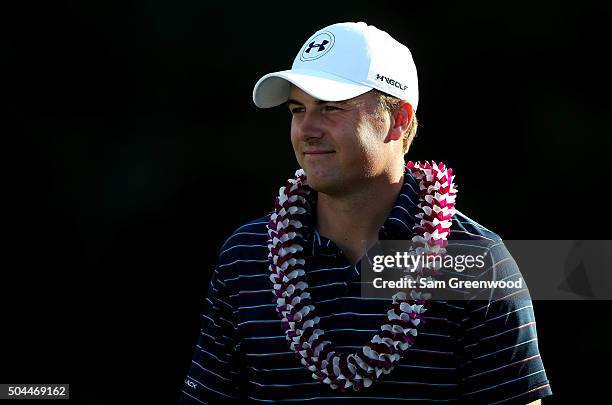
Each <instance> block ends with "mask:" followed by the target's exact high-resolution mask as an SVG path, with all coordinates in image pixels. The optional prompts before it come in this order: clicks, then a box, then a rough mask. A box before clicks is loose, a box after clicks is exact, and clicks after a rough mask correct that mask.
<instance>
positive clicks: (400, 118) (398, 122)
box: [389, 101, 414, 140]
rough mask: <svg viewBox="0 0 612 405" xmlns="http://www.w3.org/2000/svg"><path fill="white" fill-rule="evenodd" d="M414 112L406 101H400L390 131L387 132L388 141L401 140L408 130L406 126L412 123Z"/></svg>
mask: <svg viewBox="0 0 612 405" xmlns="http://www.w3.org/2000/svg"><path fill="white" fill-rule="evenodd" d="M413 115H414V111H413V109H412V105H410V103H409V102H407V101H402V104H401V105H400V109H399V111H398V112H397V114H395V117H394V119H393V121H392V122H391V129H390V131H389V140H398V139H402V138H403V136H404V133H405V132H406V131H407V130H408V126H409V125H410V122H411V121H412V116H413Z"/></svg>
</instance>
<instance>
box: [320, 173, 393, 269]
mask: <svg viewBox="0 0 612 405" xmlns="http://www.w3.org/2000/svg"><path fill="white" fill-rule="evenodd" d="M403 176H404V172H403V171H402V172H400V173H399V174H395V175H389V176H384V177H380V178H376V179H372V180H371V181H370V182H369V183H368V184H367V186H365V187H362V188H360V189H359V190H356V191H355V192H353V193H350V194H346V195H343V196H330V195H328V194H323V193H318V195H317V229H318V230H319V233H320V234H321V235H322V236H325V237H326V238H328V239H331V240H332V241H334V242H335V243H336V245H338V246H339V247H340V248H341V249H342V251H343V252H344V255H345V256H346V258H347V259H348V260H349V262H350V263H351V264H356V263H357V262H358V261H359V259H361V257H362V256H363V255H364V254H365V252H366V250H367V249H368V248H369V247H370V246H371V245H372V243H374V242H376V241H377V240H378V232H379V230H380V227H381V226H382V225H383V224H384V222H385V220H386V218H387V217H388V216H389V213H390V212H391V209H392V208H393V204H394V203H395V201H396V200H397V196H398V195H399V193H400V191H401V189H402V186H403V180H404V177H403Z"/></svg>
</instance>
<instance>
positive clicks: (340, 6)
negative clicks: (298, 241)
mask: <svg viewBox="0 0 612 405" xmlns="http://www.w3.org/2000/svg"><path fill="white" fill-rule="evenodd" d="M610 9H611V6H610V4H609V3H605V2H590V1H581V2H577V3H576V2H574V3H571V4H570V3H559V2H556V1H538V2H531V1H514V2H506V3H504V4H498V2H490V1H484V0H479V1H470V2H452V1H445V2H424V1H414V2H412V1H411V2H387V1H376V2H365V1H360V2H350V3H348V2H347V3H342V2H329V3H326V2H318V3H307V2H278V3H245V4H242V3H235V2H231V3H230V2H214V3H212V4H208V3H206V2H203V1H189V2H185V1H181V2H152V1H148V2H142V3H130V2H108V1H83V2H67V3H59V2H39V3H31V2H21V3H20V5H19V6H18V8H13V9H11V10H5V11H4V12H2V13H1V14H0V23H1V24H0V25H1V26H2V30H3V31H4V32H3V33H2V38H1V40H0V41H1V42H0V44H1V45H2V55H1V56H0V63H1V65H0V66H1V67H2V68H3V69H4V68H8V69H7V70H6V71H5V72H6V73H5V74H4V75H3V84H2V88H3V91H2V94H3V97H2V98H3V99H4V101H5V103H6V104H5V107H4V108H3V110H4V112H5V113H6V118H5V119H4V120H3V121H4V125H3V127H4V131H3V132H4V135H5V136H4V137H3V138H4V139H5V142H6V143H5V144H4V147H3V148H2V151H3V155H4V159H3V162H4V163H5V164H6V166H7V167H6V169H5V170H4V176H3V177H4V178H5V180H4V181H3V183H4V184H3V185H4V191H5V192H4V193H3V194H4V201H5V203H6V202H8V208H7V209H5V210H4V217H5V218H4V221H3V222H4V225H5V226H3V230H4V233H5V237H4V238H3V240H4V242H3V243H2V245H3V251H4V254H3V256H4V264H3V266H2V267H3V270H2V274H3V277H2V282H0V286H2V289H1V291H2V293H1V295H0V304H1V305H0V314H1V318H0V319H2V322H3V324H2V326H1V329H0V333H1V336H2V341H1V342H2V344H1V346H0V382H2V383H23V384H25V383H70V385H71V396H72V401H73V402H75V403H76V402H78V403H91V404H102V403H116V402H117V401H121V402H128V403H131V402H138V403H146V402H148V401H153V400H157V402H159V403H174V402H176V399H177V397H178V392H179V389H180V386H181V384H182V381H183V378H184V376H185V373H186V371H187V368H188V366H189V363H190V358H191V353H192V348H193V345H194V344H195V340H196V338H197V335H198V331H199V312H200V310H201V302H202V297H203V294H204V292H205V290H206V286H207V284H208V280H209V276H210V270H211V267H212V265H213V264H214V261H215V260H216V255H217V252H218V249H219V247H220V246H221V244H222V243H223V241H224V240H225V238H227V237H228V236H229V235H230V234H231V232H232V231H233V230H234V229H235V228H236V227H238V226H239V225H240V224H242V223H244V222H246V221H247V220H250V219H254V218H256V217H259V216H262V215H264V214H265V213H266V212H268V211H269V210H271V208H272V201H273V198H274V195H275V193H276V192H277V189H278V187H279V186H280V185H282V183H283V182H284V180H285V179H286V178H287V177H288V176H290V175H292V173H293V172H294V170H295V169H296V168H297V163H296V162H295V159H294V156H293V151H292V148H291V144H290V140H289V122H290V115H289V113H288V112H287V111H286V109H284V108H278V109H271V110H258V109H257V108H256V107H255V106H254V105H253V104H252V101H251V94H252V89H253V85H254V84H255V82H256V81H257V80H258V79H259V78H260V77H261V76H262V75H263V74H266V73H268V72H271V71H276V70H281V69H287V68H289V67H290V66H291V63H292V61H293V58H294V56H295V53H296V52H297V51H298V49H299V48H300V47H301V45H302V43H303V41H304V40H305V39H306V38H307V37H308V36H310V35H311V34H312V33H314V32H315V31H316V30H317V29H319V28H322V27H323V26H325V25H328V24H332V23H335V22H342V21H366V22H368V23H369V24H373V25H376V26H377V27H379V28H382V29H384V30H386V31H388V32H389V33H390V34H391V35H392V36H394V37H395V38H396V39H398V40H400V42H403V43H405V44H406V45H407V46H408V47H409V48H410V49H411V50H412V53H413V56H414V59H415V62H416V64H417V68H418V71H419V87H420V92H421V96H420V103H419V108H418V111H417V115H418V117H419V119H420V122H421V127H420V129H419V132H418V136H417V138H416V140H415V142H414V144H413V147H412V148H411V150H410V152H409V154H408V156H407V158H408V159H411V160H436V161H438V160H443V161H445V162H446V163H447V164H448V165H449V166H451V167H453V168H454V170H455V172H456V176H457V177H456V181H457V183H458V185H459V200H458V208H459V209H460V210H461V211H462V212H464V213H466V214H467V215H468V216H470V217H472V218H473V219H475V220H476V221H478V222H479V223H481V224H482V225H484V226H486V227H488V228H490V229H493V230H494V231H495V232H497V233H498V234H499V235H501V236H502V237H503V238H505V239H608V238H609V230H610V225H611V224H612V221H611V220H610V212H609V211H610V210H609V208H608V203H607V200H606V198H605V196H604V195H605V193H607V189H608V188H609V181H608V180H607V179H608V175H609V172H610V170H609V168H608V164H609V162H608V155H609V151H610V146H611V140H610V134H611V129H612V122H611V120H610V117H609V113H610V107H611V102H610V96H609V95H610V93H611V91H612V86H611V81H610V80H609V77H608V76H609V72H610V71H612V66H611V62H610V58H609V52H610V43H609V40H610V35H609V32H608V28H607V27H608V26H609V21H610V17H611V13H610ZM534 305H535V312H536V316H537V321H538V335H539V342H540V350H541V354H542V357H543V360H544V364H545V367H546V372H547V375H548V377H549V379H550V382H551V386H552V389H553V392H554V394H555V395H554V396H553V397H551V398H549V399H545V400H544V402H546V403H549V402H550V403H553V402H557V403H561V402H569V401H571V400H577V399H595V398H599V397H602V398H606V399H607V398H609V393H607V392H606V389H605V388H606V385H605V384H606V381H605V380H604V375H605V374H607V371H603V370H605V366H606V365H608V364H610V363H609V360H610V359H611V358H612V349H610V343H611V342H610V337H609V336H610V332H611V328H610V326H609V319H608V318H609V315H608V313H609V311H610V309H611V308H612V305H610V302H606V301H601V302H552V301H537V302H535V303H534ZM602 367H603V368H604V369H603V370H601V368H602ZM596 368H597V370H596ZM120 398H121V399H120Z"/></svg>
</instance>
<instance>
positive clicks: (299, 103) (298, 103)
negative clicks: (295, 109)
mask: <svg viewBox="0 0 612 405" xmlns="http://www.w3.org/2000/svg"><path fill="white" fill-rule="evenodd" d="M315 103H316V104H325V103H336V104H348V102H347V101H346V100H341V101H324V100H315ZM289 104H297V105H301V106H303V105H304V104H303V103H301V102H299V101H297V100H294V99H292V98H290V99H289V100H287V105H289Z"/></svg>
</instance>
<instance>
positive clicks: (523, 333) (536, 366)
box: [459, 242, 552, 404]
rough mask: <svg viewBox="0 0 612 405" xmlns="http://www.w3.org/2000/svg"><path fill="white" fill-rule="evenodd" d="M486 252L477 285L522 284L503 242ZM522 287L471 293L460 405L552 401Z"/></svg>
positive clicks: (531, 311)
mask: <svg viewBox="0 0 612 405" xmlns="http://www.w3.org/2000/svg"><path fill="white" fill-rule="evenodd" d="M489 249H490V250H489V253H490V263H491V264H492V265H491V266H489V267H488V269H486V270H485V271H484V272H483V273H482V274H480V276H479V277H478V278H479V279H483V280H500V281H501V280H519V279H522V274H521V272H520V270H519V268H518V266H517V264H516V262H515V261H514V259H513V258H512V256H511V255H510V252H509V251H508V250H507V248H506V247H505V245H504V244H503V242H498V243H496V244H494V245H493V246H492V247H490V248H489ZM522 281H523V285H522V286H521V287H518V288H508V289H503V288H498V289H495V290H480V291H478V290H476V289H475V290H472V291H473V292H474V293H473V294H472V295H471V296H470V299H468V301H467V302H466V303H465V308H466V311H465V316H464V319H463V320H462V331H463V343H462V344H461V345H460V347H461V348H462V353H461V364H460V373H459V374H460V377H459V378H460V382H459V390H460V396H461V401H460V402H465V403H471V404H472V403H487V404H498V403H499V404H528V403H530V402H533V401H535V400H537V399H540V398H543V397H545V396H548V395H552V390H551V387H550V384H549V381H548V379H547V377H546V371H545V370H544V364H543V361H542V357H541V356H540V351H539V348H538V336H537V332H536V321H535V313H534V309H533V302H532V301H531V297H530V294H529V290H528V288H527V285H526V283H525V282H524V279H523V280H522ZM476 291H478V292H476Z"/></svg>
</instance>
